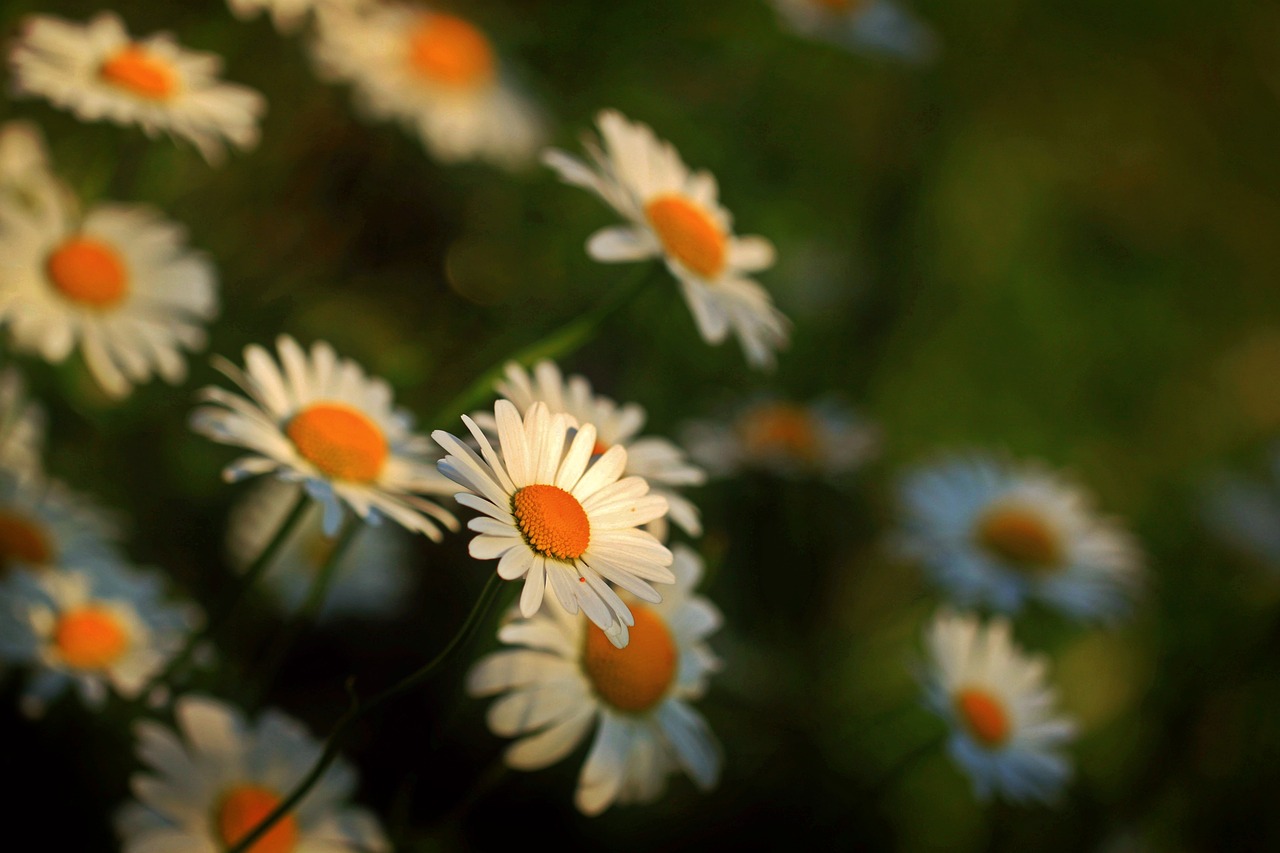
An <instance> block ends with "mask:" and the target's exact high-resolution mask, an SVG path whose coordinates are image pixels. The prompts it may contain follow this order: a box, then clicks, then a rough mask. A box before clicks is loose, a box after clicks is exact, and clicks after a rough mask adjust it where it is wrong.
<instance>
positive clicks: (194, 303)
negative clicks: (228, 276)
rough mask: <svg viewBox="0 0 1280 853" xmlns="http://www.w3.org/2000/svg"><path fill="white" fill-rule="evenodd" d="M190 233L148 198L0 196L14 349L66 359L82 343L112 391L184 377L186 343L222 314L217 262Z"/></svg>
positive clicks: (7, 315)
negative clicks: (39, 200)
mask: <svg viewBox="0 0 1280 853" xmlns="http://www.w3.org/2000/svg"><path fill="white" fill-rule="evenodd" d="M185 243H186V231H185V230H184V229H183V228H182V227H181V226H180V225H177V224H175V223H173V222H169V221H167V220H165V219H164V218H163V217H162V216H161V215H160V214H159V212H157V211H156V210H154V209H152V208H150V207H146V206H142V205H118V204H104V205H100V206H98V207H96V208H94V209H93V210H91V211H89V213H88V215H87V216H85V217H84V218H83V219H81V218H80V217H79V216H77V215H76V214H74V213H73V212H72V210H71V209H70V208H69V207H68V205H66V204H52V205H50V206H48V207H46V208H43V209H41V210H28V209H25V208H20V207H17V206H15V205H12V204H0V258H3V259H4V260H3V262H2V263H0V321H3V322H4V323H6V324H7V325H8V327H9V336H10V339H11V340H12V341H13V346H14V348H15V349H18V350H21V351H26V352H35V353H39V354H40V355H41V356H42V357H44V358H45V359H46V360H47V361H51V362H60V361H62V360H64V359H65V358H66V357H67V356H68V355H70V354H71V350H72V349H73V348H74V347H76V346H79V348H80V352H81V354H82V355H83V357H84V360H85V364H86V365H87V366H88V368H89V371H90V372H91V373H92V374H93V376H94V378H95V379H97V381H98V383H99V384H100V385H101V386H102V389H103V390H104V391H105V392H106V393H107V394H109V395H111V396H112V397H123V396H125V395H126V394H128V393H129V391H130V390H131V388H132V386H133V385H134V384H136V383H141V382H145V381H147V380H148V379H150V378H151V376H152V374H153V373H158V374H159V375H160V376H161V377H162V378H163V379H165V381H167V382H171V383H178V382H181V381H182V380H183V379H184V378H185V377H186V374H187V367H186V361H185V360H184V358H183V352H182V351H183V350H195V349H199V348H201V347H203V346H204V344H205V330H204V323H205V322H207V321H208V320H210V319H212V318H213V317H214V316H215V315H216V314H217V312H218V297H217V292H216V291H217V280H216V276H215V274H214V271H213V267H212V265H211V264H210V263H209V261H208V260H207V259H206V258H205V257H204V256H203V255H201V254H199V253H197V252H193V251H191V250H190V249H188V248H187V247H186V245H185Z"/></svg>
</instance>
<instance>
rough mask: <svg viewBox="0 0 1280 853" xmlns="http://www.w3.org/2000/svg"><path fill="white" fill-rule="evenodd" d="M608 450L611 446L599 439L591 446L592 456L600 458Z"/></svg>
mask: <svg viewBox="0 0 1280 853" xmlns="http://www.w3.org/2000/svg"><path fill="white" fill-rule="evenodd" d="M608 449H609V445H607V444H605V443H604V442H603V441H601V440H600V439H598V438H597V439H596V443H595V444H593V445H591V455H592V456H599V455H600V454H602V453H604V452H605V451H607V450H608Z"/></svg>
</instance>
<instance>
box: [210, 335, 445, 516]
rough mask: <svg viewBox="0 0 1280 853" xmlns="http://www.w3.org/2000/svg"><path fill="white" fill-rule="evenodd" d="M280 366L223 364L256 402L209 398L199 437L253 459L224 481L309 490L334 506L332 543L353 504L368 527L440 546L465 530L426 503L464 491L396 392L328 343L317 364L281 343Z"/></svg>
mask: <svg viewBox="0 0 1280 853" xmlns="http://www.w3.org/2000/svg"><path fill="white" fill-rule="evenodd" d="M276 346H277V347H278V349H279V353H280V359H279V362H277V361H276V360H274V359H273V358H272V357H271V355H270V353H268V352H267V351H266V350H265V349H263V348H262V347H260V346H256V345H253V346H248V347H245V351H244V360H245V363H246V364H247V365H248V370H247V371H246V372H241V371H240V370H239V369H238V368H237V367H235V366H234V365H232V364H230V363H229V362H226V361H224V360H222V359H219V360H218V367H219V369H220V370H221V371H222V372H223V373H225V374H226V375H227V376H229V377H230V378H231V380H232V381H233V382H235V383H236V384H237V385H239V386H240V388H241V389H242V390H243V391H244V393H245V394H247V395H248V396H247V397H241V396H238V395H235V394H232V393H229V392H227V391H224V390H223V389H221V388H206V389H204V391H203V392H201V396H202V397H203V399H204V400H205V402H206V403H208V405H205V406H202V407H201V408H199V409H197V410H196V411H195V413H194V414H193V415H192V419H191V428H192V429H194V430H195V431H196V432H198V433H200V434H202V435H204V436H206V437H207V438H210V439H212V440H214V441H217V442H221V443H222V444H230V445H235V446H238V447H244V448H247V449H248V450H250V451H251V453H250V454H249V455H248V456H244V457H241V458H240V459H238V460H236V461H235V462H233V463H231V465H229V466H228V467H227V468H226V470H225V471H224V472H223V476H224V477H225V478H226V479H227V480H228V481H236V480H240V479H243V478H245V477H248V476H251V475H254V474H266V473H270V472H275V474H276V476H278V477H279V478H280V479H282V480H288V481H290V482H295V483H302V484H303V486H304V487H305V488H306V490H307V493H308V494H310V495H311V497H313V498H314V499H316V500H317V501H319V502H320V503H321V504H323V506H324V519H323V528H324V532H325V534H326V535H329V536H332V535H333V534H334V533H336V532H337V530H338V525H339V524H340V523H341V521H342V506H343V504H345V505H346V506H348V507H350V508H351V510H352V511H353V512H355V513H356V514H357V515H359V516H360V517H361V518H363V519H365V520H366V521H368V522H370V523H372V524H376V523H378V522H379V521H381V519H382V518H383V517H386V518H390V519H391V520H392V521H395V522H397V523H398V524H401V525H403V526H404V527H406V528H408V529H409V530H413V531H416V532H418V533H422V534H424V535H426V536H428V537H430V538H431V539H434V540H436V541H439V540H440V538H441V533H440V526H441V525H443V526H444V527H447V528H448V529H450V530H455V529H457V521H456V520H455V519H454V517H453V515H451V514H450V513H449V512H448V511H446V510H445V509H443V508H441V507H440V505H439V504H436V503H434V502H432V501H429V500H426V499H425V498H423V497H421V495H424V494H428V495H444V494H449V493H451V492H453V491H454V488H453V486H452V485H450V483H449V482H448V481H447V480H446V479H445V478H444V477H442V476H441V475H440V474H439V472H437V471H436V469H435V467H434V465H433V463H434V461H435V460H434V458H433V451H434V448H432V446H431V443H430V442H429V441H427V440H426V439H425V438H423V437H422V436H420V435H416V434H415V433H414V432H413V431H412V430H413V416H412V415H410V414H409V413H408V412H406V411H405V410H403V409H397V408H394V407H393V404H392V397H391V386H389V385H388V384H387V383H386V381H385V380H382V379H375V378H371V377H369V376H366V375H365V372H364V369H363V368H361V367H360V365H358V364H356V363H355V362H354V361H351V360H350V359H346V358H339V357H338V356H337V354H336V353H335V352H334V351H333V347H331V346H329V344H327V343H324V342H323V341H318V342H316V343H314V344H312V346H311V353H310V354H309V355H308V354H307V353H306V352H304V351H303V349H302V347H301V346H299V345H298V342H297V341H295V340H294V339H293V338H291V337H288V336H287V335H281V336H280V338H279V339H278V340H277V342H276Z"/></svg>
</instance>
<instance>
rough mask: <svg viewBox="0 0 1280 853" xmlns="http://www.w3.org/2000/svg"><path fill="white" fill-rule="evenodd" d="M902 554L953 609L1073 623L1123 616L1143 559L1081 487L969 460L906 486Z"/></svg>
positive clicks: (1025, 469)
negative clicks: (1031, 614)
mask: <svg viewBox="0 0 1280 853" xmlns="http://www.w3.org/2000/svg"><path fill="white" fill-rule="evenodd" d="M901 500H902V504H903V508H904V513H905V518H904V519H903V522H902V524H903V530H902V533H901V540H900V545H901V547H902V549H903V550H904V552H905V553H906V554H907V555H908V556H910V557H912V558H914V559H916V560H919V561H920V562H922V563H923V564H924V567H925V570H926V572H927V573H928V574H929V575H930V577H931V578H932V579H933V581H934V582H935V583H937V584H938V585H939V586H941V587H942V588H943V589H944V590H946V592H947V594H948V595H950V596H951V598H952V599H953V600H954V601H955V602H957V603H958V604H960V605H964V606H970V605H985V606H988V607H991V608H994V609H996V610H1000V611H1005V612H1008V613H1014V612H1017V611H1018V610H1020V609H1021V608H1022V607H1023V605H1024V604H1026V602H1027V601H1028V600H1031V599H1036V600H1039V601H1042V602H1044V603H1045V604H1048V605H1049V606H1051V607H1053V608H1055V609H1057V610H1060V611H1062V612H1063V613H1065V614H1067V615H1068V616H1071V617H1074V618H1077V619H1097V620H1109V619H1114V618H1116V617H1118V616H1120V615H1123V614H1124V613H1125V612H1127V611H1128V610H1129V608H1130V604H1131V600H1132V598H1133V597H1134V596H1135V595H1136V593H1137V590H1138V586H1139V581H1140V578H1141V573H1142V553H1141V550H1140V549H1139V547H1138V545H1137V543H1136V542H1135V541H1134V539H1133V537H1132V536H1130V535H1129V533H1128V532H1127V531H1125V530H1124V529H1123V528H1121V527H1120V525H1119V524H1118V523H1117V522H1116V521H1114V520H1112V519H1110V518H1106V517H1103V516H1100V515H1098V514H1097V513H1096V512H1095V511H1094V510H1093V508H1092V507H1091V505H1090V498H1089V496H1088V495H1087V494H1086V493H1085V492H1084V491H1083V490H1082V489H1080V488H1079V487H1077V486H1075V485H1072V484H1069V483H1067V482H1065V481H1064V480H1062V479H1061V478H1060V477H1058V476H1055V475H1054V474H1052V473H1050V472H1048V471H1046V470H1044V469H1043V468H1041V467H1040V466H1038V465H1034V464H1032V465H1026V464H1024V465H1015V464H1013V463H1011V462H1009V461H1007V460H1004V459H1000V458H994V457H988V456H971V457H957V458H954V459H950V460H945V461H943V462H940V463H939V464H936V465H934V466H932V467H928V468H924V469H922V470H919V471H916V472H915V473H913V474H911V475H910V476H908V477H907V478H906V479H905V481H904V483H903V485H902V487H901Z"/></svg>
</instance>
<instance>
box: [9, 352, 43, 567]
mask: <svg viewBox="0 0 1280 853" xmlns="http://www.w3.org/2000/svg"><path fill="white" fill-rule="evenodd" d="M44 427H45V414H44V408H43V407H41V406H40V404H39V403H36V402H33V401H31V400H29V399H28V398H27V393H26V385H25V383H24V382H23V381H22V374H20V373H18V371H17V370H15V369H13V368H12V367H5V368H3V369H0V479H3V478H4V477H5V476H7V475H12V476H14V477H17V478H18V479H24V478H31V477H36V476H38V475H39V474H40V471H41V470H42V469H43V467H44V458H43V457H44ZM2 493H3V485H0V494H2ZM2 528H3V515H0V530H2ZM2 538H3V534H2V533H0V539H2ZM0 547H2V546H0Z"/></svg>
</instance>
